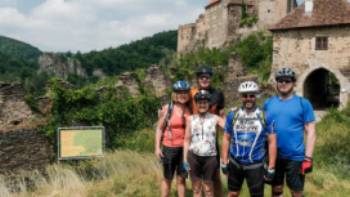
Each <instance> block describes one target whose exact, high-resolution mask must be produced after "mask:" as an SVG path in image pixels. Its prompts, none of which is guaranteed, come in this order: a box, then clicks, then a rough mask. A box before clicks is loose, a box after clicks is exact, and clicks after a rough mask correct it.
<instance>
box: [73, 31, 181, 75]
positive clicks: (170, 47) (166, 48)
mask: <svg viewBox="0 0 350 197" xmlns="http://www.w3.org/2000/svg"><path fill="white" fill-rule="evenodd" d="M176 46H177V31H175V30H173V31H165V32H161V33H157V34H154V35H153V36H151V37H146V38H143V39H141V40H137V41H134V42H131V43H129V44H124V45H121V46H119V47H116V48H109V49H105V50H102V51H92V52H89V53H84V54H81V53H77V54H74V55H73V56H74V57H76V58H77V59H79V60H80V61H81V63H82V65H83V67H84V68H85V69H86V70H87V71H88V73H90V74H91V72H92V71H93V70H94V69H96V68H101V69H102V70H103V71H104V72H105V73H106V74H107V75H115V74H120V73H122V72H125V71H129V70H135V69H137V68H146V67H149V66H150V65H151V64H157V63H159V61H160V60H161V59H162V58H164V57H166V55H167V54H169V53H173V52H175V51H176Z"/></svg>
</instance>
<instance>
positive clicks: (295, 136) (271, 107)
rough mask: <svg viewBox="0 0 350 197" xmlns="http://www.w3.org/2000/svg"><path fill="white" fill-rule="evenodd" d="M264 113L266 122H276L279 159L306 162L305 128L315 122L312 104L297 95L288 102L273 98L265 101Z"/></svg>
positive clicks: (276, 97) (287, 100)
mask: <svg viewBox="0 0 350 197" xmlns="http://www.w3.org/2000/svg"><path fill="white" fill-rule="evenodd" d="M264 111H265V116H266V122H267V123H269V122H274V130H275V132H276V135H277V148H278V157H279V158H282V159H289V160H295V161H302V160H304V155H305V145H304V126H305V124H306V123H309V122H313V121H314V120H315V115H314V112H313V108H312V105H311V103H310V102H309V101H308V100H307V99H305V98H303V97H300V96H296V95H293V96H292V97H291V98H289V99H286V100H281V99H280V97H278V96H273V97H271V98H269V99H268V100H266V101H265V103H264Z"/></svg>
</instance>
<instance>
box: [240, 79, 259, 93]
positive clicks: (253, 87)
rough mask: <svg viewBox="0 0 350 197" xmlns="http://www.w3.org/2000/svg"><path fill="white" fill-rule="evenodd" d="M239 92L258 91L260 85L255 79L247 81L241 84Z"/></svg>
mask: <svg viewBox="0 0 350 197" xmlns="http://www.w3.org/2000/svg"><path fill="white" fill-rule="evenodd" d="M238 92H239V93H240V94H242V93H258V92H259V86H258V84H256V83H255V82H254V81H245V82H242V83H241V84H240V85H239V88H238Z"/></svg>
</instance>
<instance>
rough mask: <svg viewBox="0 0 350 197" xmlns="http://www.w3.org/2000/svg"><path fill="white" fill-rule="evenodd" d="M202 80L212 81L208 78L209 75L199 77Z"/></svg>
mask: <svg viewBox="0 0 350 197" xmlns="http://www.w3.org/2000/svg"><path fill="white" fill-rule="evenodd" d="M198 78H199V79H200V80H208V79H210V76H208V75H202V76H199V77H198Z"/></svg>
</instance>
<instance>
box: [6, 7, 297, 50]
mask: <svg viewBox="0 0 350 197" xmlns="http://www.w3.org/2000/svg"><path fill="white" fill-rule="evenodd" d="M297 1H302V0H297ZM207 2H208V0H0V35H3V36H7V37H11V38H14V39H18V40H21V41H24V42H27V43H29V44H31V45H33V46H36V47H38V48H39V49H40V50H42V51H52V52H67V51H72V52H77V51H81V52H87V51H91V50H101V49H105V48H109V47H116V46H118V45H121V44H125V43H129V42H131V41H134V40H138V39H141V38H143V37H146V36H151V35H153V34H154V33H158V32H161V31H165V30H174V29H177V28H178V26H179V25H180V24H186V23H191V22H194V21H195V20H196V18H197V17H198V15H199V14H200V13H202V12H203V11H204V7H205V5H206V4H207Z"/></svg>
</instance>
